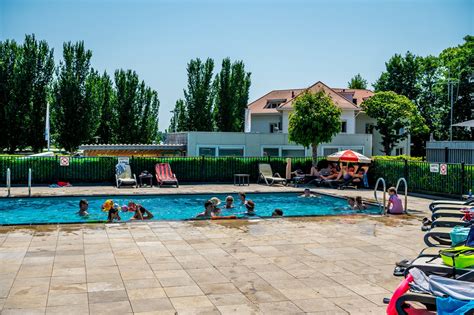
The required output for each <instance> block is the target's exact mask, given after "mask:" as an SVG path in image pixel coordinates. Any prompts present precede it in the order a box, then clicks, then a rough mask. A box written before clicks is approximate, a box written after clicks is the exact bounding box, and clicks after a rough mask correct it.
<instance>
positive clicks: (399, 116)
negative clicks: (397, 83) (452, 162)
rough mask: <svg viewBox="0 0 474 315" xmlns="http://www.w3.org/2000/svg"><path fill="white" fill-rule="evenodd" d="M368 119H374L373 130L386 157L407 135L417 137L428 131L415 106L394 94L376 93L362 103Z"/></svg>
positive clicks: (405, 98)
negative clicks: (375, 130) (376, 133)
mask: <svg viewBox="0 0 474 315" xmlns="http://www.w3.org/2000/svg"><path fill="white" fill-rule="evenodd" d="M361 106H362V109H363V110H364V111H365V112H366V113H367V115H368V116H369V117H372V118H374V119H376V121H377V122H376V125H375V129H377V130H378V131H379V132H380V135H381V136H382V145H383V148H384V152H385V154H386V155H391V153H392V150H393V148H394V147H395V146H396V145H397V143H399V142H400V141H402V140H404V139H406V138H407V137H408V135H409V134H413V135H417V134H420V133H424V132H426V130H427V129H428V128H427V126H426V125H425V121H424V119H423V117H422V116H421V115H420V113H419V111H418V109H417V107H416V106H415V104H414V103H413V102H412V101H410V100H409V99H408V98H407V97H406V96H403V95H398V94H396V93H395V92H392V91H389V92H378V93H376V94H375V95H374V96H372V97H371V98H369V99H368V100H366V101H364V102H363V103H362V105H361Z"/></svg>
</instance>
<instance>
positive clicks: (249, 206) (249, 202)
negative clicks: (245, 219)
mask: <svg viewBox="0 0 474 315" xmlns="http://www.w3.org/2000/svg"><path fill="white" fill-rule="evenodd" d="M245 208H247V213H246V214H247V215H255V202H253V201H252V200H247V202H246V204H245Z"/></svg>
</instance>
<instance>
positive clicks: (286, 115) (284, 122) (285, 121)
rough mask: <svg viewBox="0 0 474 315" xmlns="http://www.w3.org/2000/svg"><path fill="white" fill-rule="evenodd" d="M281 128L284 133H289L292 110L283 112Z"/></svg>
mask: <svg viewBox="0 0 474 315" xmlns="http://www.w3.org/2000/svg"><path fill="white" fill-rule="evenodd" d="M281 115H282V116H281V118H282V119H281V130H282V132H283V133H288V127H289V121H290V112H289V111H284V112H282V114H281Z"/></svg>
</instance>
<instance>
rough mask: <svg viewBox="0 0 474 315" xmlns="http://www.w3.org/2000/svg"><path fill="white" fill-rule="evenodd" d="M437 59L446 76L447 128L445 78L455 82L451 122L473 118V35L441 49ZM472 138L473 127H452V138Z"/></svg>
mask: <svg viewBox="0 0 474 315" xmlns="http://www.w3.org/2000/svg"><path fill="white" fill-rule="evenodd" d="M439 59H440V63H441V65H442V67H443V70H444V76H445V78H446V80H445V82H444V83H445V84H444V88H445V89H444V95H445V96H444V97H443V99H446V100H447V110H446V111H445V115H444V117H443V122H444V126H445V129H447V130H449V126H450V124H451V122H450V120H451V119H450V103H449V99H448V91H447V88H446V86H447V80H450V81H451V82H454V83H455V86H454V89H453V90H454V91H453V92H454V93H453V99H454V105H453V123H458V122H463V121H466V120H470V119H473V114H472V109H473V107H472V96H471V95H472V94H473V93H474V84H473V83H471V82H470V81H472V76H473V75H474V36H470V35H468V36H466V37H464V43H463V44H461V45H458V46H457V47H450V48H447V49H445V50H443V51H442V52H441V54H440V56H439ZM473 138H474V130H473V129H471V130H465V129H463V128H456V127H454V128H453V139H458V140H463V139H464V140H467V139H473Z"/></svg>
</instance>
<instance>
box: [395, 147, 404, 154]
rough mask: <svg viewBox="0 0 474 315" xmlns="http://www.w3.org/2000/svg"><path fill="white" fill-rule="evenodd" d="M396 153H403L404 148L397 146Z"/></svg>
mask: <svg viewBox="0 0 474 315" xmlns="http://www.w3.org/2000/svg"><path fill="white" fill-rule="evenodd" d="M395 155H403V148H396V149H395Z"/></svg>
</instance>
